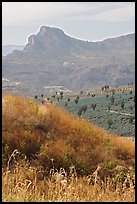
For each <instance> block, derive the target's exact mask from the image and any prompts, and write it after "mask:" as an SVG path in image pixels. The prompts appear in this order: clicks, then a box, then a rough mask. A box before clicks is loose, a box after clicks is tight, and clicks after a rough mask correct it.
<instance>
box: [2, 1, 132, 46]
mask: <svg viewBox="0 0 137 204" xmlns="http://www.w3.org/2000/svg"><path fill="white" fill-rule="evenodd" d="M43 25H45V26H51V27H58V28H60V29H62V30H63V31H64V32H65V33H66V34H67V35H70V36H72V37H75V38H78V39H81V40H88V41H97V40H103V39H105V38H109V37H115V36H119V35H124V34H127V33H133V32H135V2H2V44H3V45H6V44H12V45H25V44H26V43H27V38H28V37H29V36H30V35H31V34H36V33H37V32H38V31H39V29H40V27H41V26H43Z"/></svg>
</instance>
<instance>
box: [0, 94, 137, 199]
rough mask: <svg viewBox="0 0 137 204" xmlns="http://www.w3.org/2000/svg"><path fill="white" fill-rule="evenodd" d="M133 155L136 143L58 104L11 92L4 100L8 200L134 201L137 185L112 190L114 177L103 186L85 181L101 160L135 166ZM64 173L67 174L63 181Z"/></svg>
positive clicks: (4, 178)
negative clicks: (15, 95)
mask: <svg viewBox="0 0 137 204" xmlns="http://www.w3.org/2000/svg"><path fill="white" fill-rule="evenodd" d="M18 152H19V153H18ZM134 155H135V150H134V143H133V142H132V141H128V140H124V139H122V138H120V137H118V136H112V135H110V134H109V133H108V132H106V131H105V130H104V129H102V128H99V127H97V126H95V125H92V124H90V123H88V122H87V121H86V120H84V119H81V118H78V117H76V116H74V115H72V114H70V113H68V112H67V111H65V110H63V109H59V108H57V107H55V106H54V105H51V104H48V105H47V106H44V105H38V104H36V103H35V102H33V101H32V100H31V99H26V98H21V97H13V96H11V95H4V96H3V98H2V162H3V168H2V199H3V201H5V202H11V201H13V202H16V201H27V202H31V201H33V202H34V201H39V202H40V201H75V202H77V201H96V202H97V201H134V196H135V192H134V186H133V185H132V184H131V185H130V187H129V188H125V189H124V188H122V189H121V187H120V184H119V183H118V184H117V185H116V187H115V189H116V190H114V191H111V190H110V189H109V187H110V186H111V184H110V183H112V182H113V181H109V183H107V182H108V181H106V182H105V181H104V183H103V186H102V187H100V186H99V184H97V185H94V186H92V185H89V184H88V183H87V180H85V179H87V177H86V176H87V175H89V174H91V173H93V171H94V170H95V169H96V168H97V165H98V164H101V165H102V166H104V167H107V168H109V169H112V168H113V167H115V166H116V165H118V164H119V165H122V166H125V167H131V166H132V167H134ZM71 170H72V171H71ZM42 172H44V177H43V176H42V178H41V174H39V173H42ZM60 172H61V173H62V172H63V174H64V177H65V179H64V180H63V182H64V183H63V184H62V183H61V181H62V180H61V181H60ZM46 173H47V174H46ZM67 173H68V174H67ZM122 173H123V172H122ZM67 175H69V177H68V176H67ZM118 176H119V178H120V177H121V176H122V175H121V174H119V175H118ZM120 189H121V190H120Z"/></svg>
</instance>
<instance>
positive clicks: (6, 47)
mask: <svg viewBox="0 0 137 204" xmlns="http://www.w3.org/2000/svg"><path fill="white" fill-rule="evenodd" d="M23 48H24V46H23V45H2V55H3V56H6V55H7V54H9V53H11V52H12V51H13V50H23Z"/></svg>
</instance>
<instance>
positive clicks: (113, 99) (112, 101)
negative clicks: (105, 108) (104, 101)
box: [111, 96, 115, 105]
mask: <svg viewBox="0 0 137 204" xmlns="http://www.w3.org/2000/svg"><path fill="white" fill-rule="evenodd" d="M114 101H115V98H114V96H112V97H111V104H112V105H113V104H114Z"/></svg>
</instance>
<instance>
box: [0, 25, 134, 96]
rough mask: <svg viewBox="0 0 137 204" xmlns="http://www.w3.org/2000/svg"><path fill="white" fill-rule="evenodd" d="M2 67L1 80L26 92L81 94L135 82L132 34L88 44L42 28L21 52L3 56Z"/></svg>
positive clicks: (29, 38)
mask: <svg viewBox="0 0 137 204" xmlns="http://www.w3.org/2000/svg"><path fill="white" fill-rule="evenodd" d="M2 66H3V67H2V77H3V78H7V79H8V80H10V81H19V82H20V83H21V84H23V85H22V86H23V89H26V93H28V92H30V93H31V92H32V91H33V92H35V91H36V90H37V89H41V90H42V89H44V87H45V86H62V87H65V88H67V89H70V90H72V91H80V90H87V89H92V88H97V87H101V86H104V85H106V84H107V85H109V86H116V85H117V86H119V85H120V86H121V85H127V84H128V83H131V82H133V83H134V81H135V34H134V33H133V34H128V35H124V36H120V37H115V38H109V39H106V40H104V41H98V42H89V41H82V40H78V39H75V38H72V37H70V36H68V35H66V34H65V33H64V32H63V31H62V30H61V29H59V28H54V27H47V26H42V27H41V28H40V31H39V32H38V33H37V34H36V35H31V36H30V37H28V43H27V45H26V46H24V48H23V50H22V51H20V50H15V51H13V52H12V53H11V54H8V55H7V56H6V57H3V60H2ZM29 87H31V88H30V89H29Z"/></svg>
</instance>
